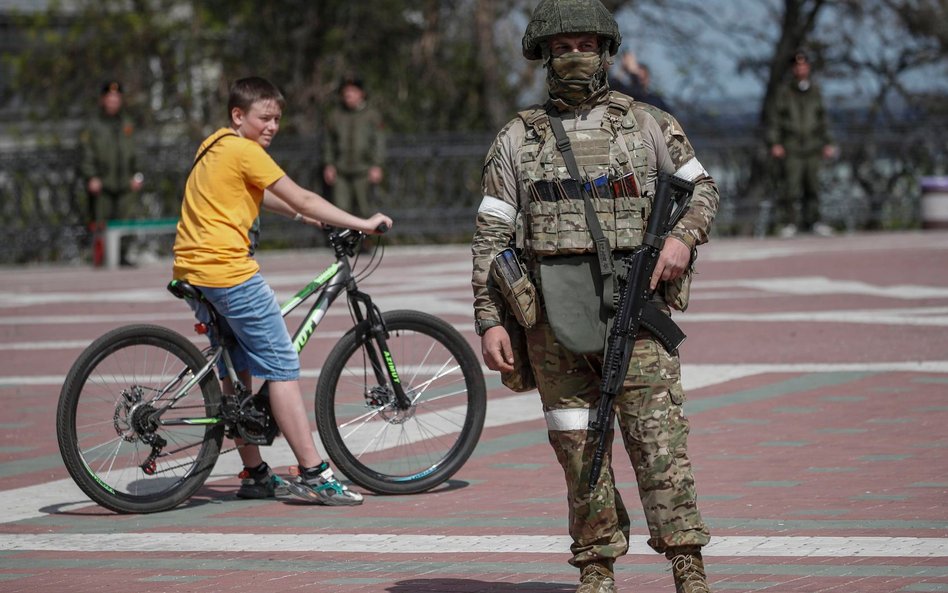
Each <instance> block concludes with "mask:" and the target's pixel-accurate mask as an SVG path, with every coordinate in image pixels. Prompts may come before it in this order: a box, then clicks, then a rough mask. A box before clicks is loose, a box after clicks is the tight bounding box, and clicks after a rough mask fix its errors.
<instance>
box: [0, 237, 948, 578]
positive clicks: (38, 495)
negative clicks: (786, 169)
mask: <svg viewBox="0 0 948 593" xmlns="http://www.w3.org/2000/svg"><path fill="white" fill-rule="evenodd" d="M946 256H948V233H944V232H926V233H898V234H890V233H882V234H859V235H853V236H839V237H834V238H830V239H823V238H814V237H802V238H797V239H794V240H789V241H780V240H746V239H718V240H716V241H714V242H713V243H712V244H711V245H709V246H708V247H707V248H706V249H704V250H703V251H702V253H701V259H700V260H699V275H698V277H697V280H696V282H695V286H694V290H693V295H694V300H693V302H692V306H691V309H690V310H689V311H688V312H687V313H686V314H683V315H680V316H678V319H679V321H680V323H681V325H682V327H683V328H684V330H685V331H686V333H688V335H689V337H688V340H687V341H686V342H685V344H684V346H683V347H682V360H683V363H684V380H685V384H686V387H688V398H689V399H688V403H687V404H686V406H685V410H686V412H687V413H688V415H689V417H690V419H691V422H692V435H691V439H690V450H691V455H692V459H693V462H694V466H695V472H696V474H697V480H698V492H699V499H700V504H701V508H702V512H703V513H704V515H705V517H706V519H707V520H708V522H709V523H710V525H711V527H712V532H713V536H714V538H715V539H714V541H713V543H712V545H711V546H709V547H708V548H707V550H706V552H707V566H708V572H709V576H710V579H711V584H712V587H713V590H714V591H717V592H743V591H768V592H781V593H818V592H819V593H830V592H832V593H836V592H842V591H846V592H859V593H911V592H923V593H924V592H946V591H948V510H946V507H948V462H946V453H948V451H946V449H948V431H946V430H945V428H944V427H945V425H946V423H948V422H946V421H948V331H946V327H948V266H946V265H945V261H946ZM261 261H262V264H263V271H264V274H265V276H266V277H267V278H268V279H269V280H270V281H271V283H273V284H274V286H275V288H276V290H277V292H278V294H279V295H281V296H284V297H285V296H289V295H290V294H291V293H292V292H294V291H295V289H296V288H298V287H299V286H301V285H302V284H303V283H304V282H305V280H306V279H307V276H310V275H312V273H315V272H316V271H318V269H320V268H322V267H323V266H325V265H326V264H328V261H329V259H328V254H327V253H326V252H324V251H320V250H315V251H314V252H310V253H305V254H301V253H266V254H263V255H262V256H261ZM302 265H311V266H312V269H307V270H305V272H304V271H302V270H301V268H300V266H302ZM169 267H170V266H169V265H168V262H158V263H156V264H154V265H150V266H147V267H142V268H138V269H135V270H119V271H98V270H95V271H93V270H89V269H86V268H83V267H80V266H69V267H24V268H6V269H4V270H3V276H4V279H5V283H4V287H3V288H2V289H0V398H2V401H3V403H4V411H5V414H4V416H3V417H0V426H2V428H3V429H4V430H3V432H2V440H0V592H2V593H6V592H11V593H12V592H17V591H31V592H32V591H57V592H61V593H73V592H75V593H87V592H90V593H91V592H94V591H98V590H101V589H104V588H110V589H112V588H119V587H120V588H122V589H123V590H128V591H136V592H142V593H150V592H155V593H158V592H162V593H164V592H168V593H178V592H205V591H206V592H216V591H233V590H246V591H258V590H260V591H275V590H279V591H310V590H318V591H328V592H333V591H346V592H356V593H377V592H388V593H414V592H439V593H440V592H445V593H447V592H459V593H481V592H499V593H527V592H529V593H567V592H572V591H573V590H574V589H575V583H576V576H577V575H576V571H575V569H572V568H571V567H569V566H568V565H567V564H566V560H567V558H568V540H567V539H566V538H565V515H566V506H565V489H564V486H563V484H562V478H561V477H560V473H559V469H558V467H557V465H556V462H555V459H554V458H553V455H552V452H551V450H550V448H549V445H548V444H547V443H546V435H545V426H544V424H543V420H542V418H541V417H540V414H539V411H538V410H537V411H536V413H524V412H521V410H529V409H531V407H530V405H529V404H530V399H529V398H531V397H535V396H530V395H525V396H524V395H514V394H511V393H510V392H508V391H506V390H505V389H504V388H503V387H502V386H501V385H500V382H499V378H498V377H497V376H496V375H494V374H493V373H489V374H488V375H487V378H488V385H489V389H490V392H489V396H490V403H489V408H488V412H489V416H490V418H491V421H490V423H489V426H488V427H487V428H486V429H485V431H484V435H483V438H482V440H481V442H480V443H479V445H478V448H477V450H476V451H475V453H474V455H473V457H472V458H471V460H470V461H469V462H468V464H467V465H466V466H465V467H464V468H463V469H462V470H461V471H460V472H459V473H458V474H457V475H456V476H455V478H454V479H453V480H452V481H451V482H449V483H448V484H446V485H445V486H443V487H441V488H439V489H437V490H436V491H433V492H429V493H426V494H423V495H416V496H374V495H367V497H366V503H365V505H364V506H362V507H359V508H347V509H337V508H323V507H310V506H305V505H298V504H289V503H283V502H279V501H243V500H239V499H237V498H236V497H235V496H234V492H235V490H236V486H237V483H238V480H237V479H236V477H235V476H233V475H229V474H219V475H217V476H216V477H215V478H214V479H213V480H212V481H211V482H209V483H208V484H206V485H205V487H204V488H203V489H202V490H201V491H200V492H199V493H198V495H197V496H195V497H194V498H193V499H192V500H191V501H189V502H188V503H187V504H185V505H183V506H182V507H180V508H178V509H176V510H174V511H171V512H166V513H162V514H157V515H147V516H120V515H115V514H113V513H110V512H108V511H105V510H104V509H101V508H99V507H97V506H95V505H93V504H91V503H90V502H89V501H87V500H84V498H83V496H82V494H81V493H80V492H79V491H78V490H77V489H76V488H75V487H74V486H72V484H71V482H70V481H69V479H68V475H67V474H66V471H65V469H64V468H63V467H62V462H61V460H60V459H59V454H58V450H57V448H56V440H55V435H54V434H53V431H52V426H53V424H54V409H55V405H56V400H57V398H58V394H59V388H60V386H61V384H62V379H63V377H64V375H65V373H66V371H67V370H68V368H69V366H70V365H71V364H72V362H73V361H74V360H75V358H76V356H78V353H79V352H80V351H81V350H82V348H83V347H84V346H85V345H86V344H88V343H89V342H90V341H91V340H92V339H94V338H95V337H97V336H98V335H101V334H102V333H104V332H105V331H106V330H107V329H109V328H112V327H115V326H118V325H123V324H125V323H131V322H136V321H150V322H154V323H159V324H161V325H166V326H168V327H172V328H174V329H177V330H179V331H181V332H182V333H186V334H187V333H189V332H190V326H191V323H192V322H191V320H190V318H189V315H188V311H187V309H186V308H185V307H184V306H183V305H181V304H180V303H179V302H178V301H176V300H175V299H173V298H172V297H170V296H166V293H165V291H164V284H165V281H166V280H167V274H168V269H169ZM469 274H470V262H469V259H468V248H467V247H465V246H449V247H440V248H390V249H388V250H387V252H386V254H385V259H384V261H383V263H382V266H381V268H379V270H378V271H377V272H376V273H375V274H374V275H373V276H371V277H370V278H369V279H368V280H367V281H366V282H365V283H364V287H365V288H366V289H367V290H368V292H370V293H372V294H374V295H376V297H377V298H378V300H379V303H380V305H381V307H382V309H383V310H387V309H394V308H419V309H424V310H428V311H430V312H432V313H435V314H437V315H439V316H441V317H443V318H445V319H447V320H448V321H450V322H452V323H453V324H455V325H456V326H457V327H458V328H460V329H462V331H463V332H464V333H465V335H466V337H467V338H468V339H469V340H470V341H471V343H472V345H475V346H476V345H477V343H476V336H474V334H473V331H472V330H471V320H470V289H469V288H468V286H467V282H468V279H469ZM337 306H338V305H337ZM343 310H344V308H339V309H337V310H334V311H332V312H331V313H330V316H329V317H328V318H327V320H326V321H325V322H324V324H323V326H322V327H320V330H319V332H318V333H317V340H316V341H315V342H314V343H312V344H311V345H310V347H309V348H308V349H307V350H306V351H304V356H303V368H304V371H305V372H304V380H303V383H304V392H307V393H312V390H313V387H314V385H315V376H316V371H317V370H318V368H319V367H320V366H321V364H322V359H323V358H324V356H325V354H326V352H328V350H329V348H330V347H331V345H332V343H333V342H334V340H335V339H337V338H338V336H339V335H340V332H342V331H343V330H344V329H346V327H347V321H348V319H347V317H346V315H345V314H344V312H343ZM524 398H527V399H524ZM536 407H537V408H538V407H539V405H538V403H537V406H536ZM510 410H517V412H516V413H512V412H510ZM267 457H268V458H270V459H271V460H272V461H273V462H274V465H277V466H280V469H282V470H285V469H286V467H285V466H286V465H287V464H289V463H290V462H291V461H292V458H291V457H288V456H287V454H286V453H285V449H280V448H276V449H275V450H274V451H272V452H270V454H269V455H267ZM222 463H223V462H222ZM616 473H617V481H618V482H619V484H620V486H621V489H622V492H623V493H624V495H625V497H626V500H627V503H628V506H629V507H630V510H631V511H632V521H633V524H632V525H633V526H632V530H633V542H632V551H631V553H630V554H629V555H628V556H626V557H625V558H623V559H622V560H621V561H620V562H619V564H618V565H617V585H618V588H619V590H620V591H623V592H633V591H634V592H636V593H649V592H658V591H673V590H674V586H673V584H672V579H671V575H670V573H669V571H668V570H667V566H666V563H665V562H664V560H663V559H662V558H660V557H659V556H657V555H655V554H652V553H649V551H648V550H647V548H646V547H645V545H644V540H645V533H646V529H645V525H644V519H643V517H642V513H641V510H639V508H638V503H637V500H636V494H635V481H634V476H633V475H632V472H631V470H630V469H629V468H628V467H627V464H626V465H622V464H620V465H618V466H617V467H616Z"/></svg>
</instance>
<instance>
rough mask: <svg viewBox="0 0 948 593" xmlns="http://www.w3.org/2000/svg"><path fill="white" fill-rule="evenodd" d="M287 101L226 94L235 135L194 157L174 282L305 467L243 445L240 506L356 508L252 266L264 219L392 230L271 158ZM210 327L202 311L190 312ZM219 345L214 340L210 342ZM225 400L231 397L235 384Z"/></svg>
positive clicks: (216, 138)
mask: <svg viewBox="0 0 948 593" xmlns="http://www.w3.org/2000/svg"><path fill="white" fill-rule="evenodd" d="M284 104H285V101H284V99H283V95H282V94H281V93H280V91H279V89H277V88H276V87H275V86H274V85H273V84H272V83H270V82H269V81H267V80H264V79H263V78H259V77H250V78H243V79H241V80H238V81H236V82H235V83H234V84H233V86H231V89H230V98H229V100H228V104H227V111H228V114H229V115H230V126H229V127H225V128H221V129H219V130H217V131H216V132H214V133H213V134H211V135H210V136H209V137H208V138H207V139H205V140H204V142H203V143H202V144H201V147H200V148H199V149H198V156H197V158H196V160H195V165H194V168H193V169H192V170H191V174H190V176H189V177H188V181H187V184H186V186H185V192H184V201H183V203H182V205H181V219H180V221H179V222H178V229H177V236H176V238H175V243H174V278H175V279H176V280H185V281H187V282H189V283H190V284H192V285H194V286H197V287H199V288H200V290H201V293H202V294H203V295H204V297H205V298H206V299H207V300H208V301H209V302H210V303H211V304H213V306H214V308H215V309H216V310H217V311H218V313H220V316H221V317H222V318H223V322H224V323H226V324H227V325H228V326H229V327H230V329H231V330H232V331H233V333H234V335H235V336H236V338H237V342H238V345H237V347H235V348H234V349H233V350H232V351H231V357H232V359H233V362H234V365H235V367H236V369H237V371H238V376H239V378H240V380H241V381H242V382H243V383H244V384H245V385H246V386H247V387H248V388H249V387H250V385H251V377H252V376H256V377H260V378H261V379H265V380H268V381H269V390H270V391H269V392H270V405H271V408H272V411H273V417H274V419H275V420H276V423H277V425H278V426H279V428H280V430H281V431H282V433H283V435H284V437H286V440H287V442H288V443H289V445H290V448H291V449H292V450H293V454H294V455H295V456H296V459H297V463H298V464H299V472H298V475H297V476H296V477H295V478H294V479H293V480H292V481H286V480H283V479H281V478H279V477H278V476H276V475H275V474H273V472H272V471H271V470H270V468H269V466H268V465H267V464H266V463H265V462H264V461H263V458H262V457H261V456H260V450H259V448H258V447H257V446H255V445H248V444H245V443H242V442H240V440H239V439H238V443H237V444H238V445H239V452H240V458H241V460H242V461H243V464H244V471H242V472H241V475H240V477H241V478H242V479H243V480H242V483H241V486H240V490H238V492H237V496H240V497H242V498H267V497H273V496H278V495H283V494H291V495H293V496H295V497H297V498H301V499H303V500H306V501H308V502H313V503H316V504H327V505H356V504H361V503H362V495H360V494H358V493H356V492H352V491H350V490H349V489H348V488H346V487H345V486H343V485H342V484H340V483H339V481H338V480H336V478H335V477H334V476H333V473H332V470H331V469H330V468H329V464H328V463H326V462H324V461H323V460H322V459H321V458H320V455H319V453H318V452H317V450H316V444H315V442H314V441H313V436H312V432H311V429H310V425H309V419H308V416H307V414H306V409H305V406H304V404H303V397H302V394H301V393H300V386H299V371H300V363H299V356H298V354H297V352H296V349H295V348H294V347H293V344H292V342H291V340H290V335H289V332H288V331H287V328H286V324H285V323H284V321H283V317H282V316H281V314H280V305H279V303H278V302H277V300H276V296H275V294H274V292H273V290H272V289H271V288H270V287H269V286H268V285H267V284H266V282H264V280H263V278H262V277H261V276H260V272H259V270H260V266H259V265H258V264H257V261H256V260H255V259H254V258H253V253H254V249H255V247H256V237H257V234H258V230H257V219H258V216H259V214H260V209H261V207H262V208H266V209H267V210H270V211H273V212H276V213H280V214H285V215H287V216H290V217H293V218H295V219H296V220H301V221H303V222H306V223H309V224H315V225H319V224H321V223H326V224H330V225H333V226H339V227H346V228H351V229H355V230H359V231H362V232H365V233H369V234H376V233H378V232H379V231H378V230H377V229H379V228H380V227H381V225H386V226H387V227H391V226H392V220H391V219H390V218H389V217H387V216H385V215H384V214H381V213H376V214H374V215H372V216H371V217H369V218H359V217H357V216H353V215H352V214H349V213H348V212H345V211H344V210H340V209H339V208H337V207H335V206H333V205H332V204H330V203H329V202H328V201H326V200H325V199H323V198H322V197H321V196H319V195H317V194H315V193H313V192H311V191H308V190H305V189H303V188H301V187H300V186H298V185H297V184H296V183H295V182H294V181H293V180H292V179H290V177H289V176H287V175H286V173H284V172H283V170H282V169H281V168H280V167H279V165H277V164H276V163H275V162H274V161H273V159H272V158H271V157H270V155H268V154H267V152H266V150H265V149H266V148H267V147H268V146H269V145H270V142H271V141H272V140H273V137H274V136H275V135H276V133H277V131H278V130H279V128H280V117H281V115H282V112H283V107H284ZM192 307H194V308H195V313H196V315H197V317H198V318H199V319H201V320H202V321H206V312H205V311H204V310H203V308H204V305H202V304H200V303H192ZM211 339H212V340H215V337H214V336H212V337H211ZM222 383H223V387H224V391H225V392H227V393H233V385H232V383H231V381H230V379H229V378H227V377H226V376H223V377H222Z"/></svg>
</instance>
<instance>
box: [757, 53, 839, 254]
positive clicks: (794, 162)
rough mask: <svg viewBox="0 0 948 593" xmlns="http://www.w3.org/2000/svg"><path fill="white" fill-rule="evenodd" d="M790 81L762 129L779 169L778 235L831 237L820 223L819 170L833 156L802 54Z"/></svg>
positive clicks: (816, 90)
mask: <svg viewBox="0 0 948 593" xmlns="http://www.w3.org/2000/svg"><path fill="white" fill-rule="evenodd" d="M790 63H791V68H792V73H793V80H791V81H790V83H789V84H786V85H784V86H782V87H781V88H780V89H779V90H778V91H777V98H776V101H775V103H774V109H773V112H772V116H771V117H770V120H769V121H768V125H767V143H768V145H769V146H770V156H772V157H773V158H774V159H776V160H777V164H778V165H779V166H780V170H779V181H780V184H781V185H780V187H779V188H778V191H779V202H778V204H779V207H778V208H777V216H778V219H779V220H778V224H780V225H782V226H781V227H780V228H779V234H780V236H782V237H786V238H789V237H792V236H794V235H796V234H797V232H798V231H801V230H808V231H813V232H814V233H815V234H817V235H823V236H825V235H830V234H832V233H833V229H832V228H831V227H830V226H829V225H827V224H825V223H823V222H821V221H820V201H819V186H820V167H821V166H822V161H823V159H828V158H831V157H833V156H834V155H835V153H836V151H835V147H834V146H833V145H832V139H831V138H830V133H829V125H828V124H827V118H826V108H825V106H824V105H823V97H822V95H821V94H820V89H819V88H818V87H817V86H816V84H815V83H814V82H813V81H812V80H810V61H809V59H808V58H807V55H806V54H805V53H803V52H802V51H798V52H796V53H794V54H793V57H792V58H791V60H790Z"/></svg>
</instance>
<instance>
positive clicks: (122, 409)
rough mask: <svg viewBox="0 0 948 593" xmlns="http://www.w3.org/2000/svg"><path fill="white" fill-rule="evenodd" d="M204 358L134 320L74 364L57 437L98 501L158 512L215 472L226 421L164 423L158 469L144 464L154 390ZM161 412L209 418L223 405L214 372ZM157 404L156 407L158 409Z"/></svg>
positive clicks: (170, 334) (75, 474)
mask: <svg viewBox="0 0 948 593" xmlns="http://www.w3.org/2000/svg"><path fill="white" fill-rule="evenodd" d="M205 364H206V360H205V358H204V355H203V354H201V351H200V350H198V348H197V347H196V346H195V345H194V344H192V343H191V342H189V341H188V340H187V339H186V338H185V337H184V336H182V335H181V334H179V333H177V332H174V331H172V330H169V329H167V328H163V327H159V326H154V325H130V326H125V327H120V328H117V329H115V330H112V331H110V332H108V333H106V334H105V335H103V336H102V337H100V338H99V339H97V340H95V341H94V342H93V343H92V344H90V345H89V347H88V348H86V349H85V350H84V351H83V352H82V354H81V355H80V356H79V358H78V359H77V360H76V362H75V363H74V364H73V365H72V368H71V369H70V370H69V373H68V375H67V376H66V381H65V383H64V384H63V387H62V391H61V393H60V396H59V404H58V405H57V408H56V436H57V439H58V441H59V451H60V454H61V455H62V458H63V462H64V463H65V465H66V469H67V470H68V471H69V475H70V476H72V479H73V480H74V481H75V482H76V484H77V485H78V486H79V488H80V489H82V491H83V492H85V494H86V495H87V496H88V497H89V498H91V499H92V500H93V501H95V502H96V503H98V504H99V505H101V506H103V507H105V508H107V509H110V510H112V511H115V512H118V513H155V512H159V511H166V510H169V509H172V508H174V507H176V506H178V505H179V504H181V503H183V502H184V501H186V500H187V499H188V498H190V497H191V496H192V495H193V494H194V493H195V492H196V491H197V490H198V489H199V488H200V487H201V486H202V485H203V484H204V481H205V480H206V479H207V477H208V475H210V473H211V470H212V469H213V468H214V464H215V463H216V461H217V457H218V455H219V454H220V448H221V441H222V439H223V435H224V427H223V424H222V423H213V424H198V425H188V426H182V425H176V426H166V425H161V426H159V427H157V430H155V431H154V433H155V434H158V435H160V436H161V437H162V438H163V439H165V441H167V446H165V447H164V448H163V449H162V455H161V456H159V457H158V458H157V459H156V460H155V466H154V470H155V471H154V474H153V475H148V474H147V473H146V472H145V471H144V470H143V469H142V467H141V466H142V464H143V463H145V462H146V461H148V457H149V455H150V454H151V452H152V447H151V445H149V444H148V443H146V442H144V441H142V434H143V432H146V431H143V430H142V429H141V428H140V427H141V426H143V425H144V421H142V420H140V419H141V418H143V417H144V415H145V414H147V412H148V411H149V410H148V409H146V407H145V406H148V405H150V404H149V402H148V399H149V395H153V394H155V393H157V392H158V390H159V388H160V387H161V386H167V385H169V383H171V382H172V381H173V379H174V377H175V376H176V375H177V374H178V373H180V372H182V371H184V369H185V368H187V369H190V372H191V373H195V374H196V373H197V371H199V370H200V369H201V368H202V367H203V366H204V365H205ZM198 389H199V390H200V392H201V400H200V401H198V400H197V399H196V397H195V395H196V394H195V393H189V394H188V395H186V396H185V397H184V398H182V399H181V400H179V402H178V403H177V404H175V405H174V406H172V407H171V408H169V409H168V410H167V411H165V413H164V414H163V415H162V416H161V418H162V420H169V419H173V418H185V417H187V418H193V417H208V418H212V417H214V416H216V415H217V413H218V412H219V409H220V401H221V391H220V384H219V383H218V381H217V378H216V377H215V375H214V371H211V372H210V373H208V374H207V375H206V376H205V378H204V379H203V380H202V382H201V383H200V385H197V386H195V387H194V388H192V392H194V391H195V390H198ZM151 409H154V407H152V408H151Z"/></svg>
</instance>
